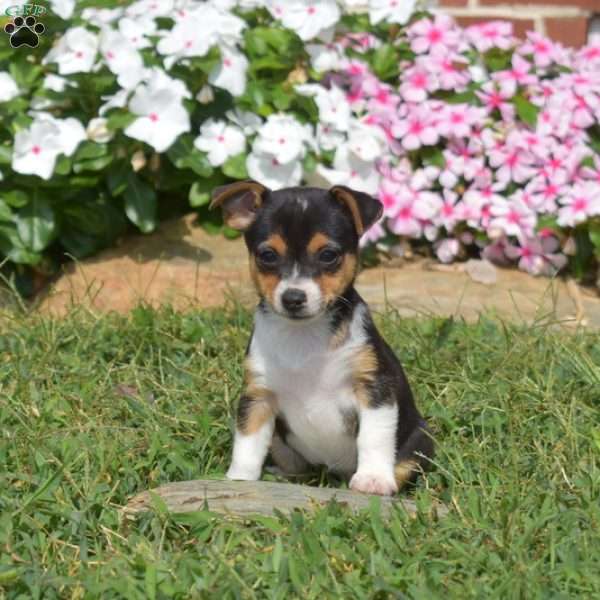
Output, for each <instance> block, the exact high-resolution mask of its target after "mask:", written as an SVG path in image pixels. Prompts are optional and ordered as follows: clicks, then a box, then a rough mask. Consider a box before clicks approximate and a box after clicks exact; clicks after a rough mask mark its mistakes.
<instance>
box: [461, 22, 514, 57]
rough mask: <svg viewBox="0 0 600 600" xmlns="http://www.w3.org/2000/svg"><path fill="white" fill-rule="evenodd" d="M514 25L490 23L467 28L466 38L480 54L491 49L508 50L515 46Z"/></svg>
mask: <svg viewBox="0 0 600 600" xmlns="http://www.w3.org/2000/svg"><path fill="white" fill-rule="evenodd" d="M512 32H513V31H512V25H511V24H510V23H509V22H507V21H489V22H487V23H481V24H477V25H472V26H471V27H467V29H466V30H465V37H466V38H467V39H468V40H469V42H471V44H473V46H475V48H477V50H478V51H479V52H487V51H488V50H490V49H491V48H500V49H502V50H508V48H510V47H511V46H512V45H513V44H514V38H513V35H512Z"/></svg>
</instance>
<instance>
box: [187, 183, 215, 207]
mask: <svg viewBox="0 0 600 600" xmlns="http://www.w3.org/2000/svg"><path fill="white" fill-rule="evenodd" d="M189 201H190V206H193V207H194V208H197V207H198V206H204V205H205V204H208V203H209V202H210V192H208V191H206V190H203V189H202V186H201V185H200V184H199V183H198V182H196V183H194V184H193V185H192V187H191V188H190V194H189Z"/></svg>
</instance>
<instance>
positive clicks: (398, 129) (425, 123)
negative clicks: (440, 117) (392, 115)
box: [392, 106, 439, 150]
mask: <svg viewBox="0 0 600 600" xmlns="http://www.w3.org/2000/svg"><path fill="white" fill-rule="evenodd" d="M436 125H437V124H436V122H435V121H434V120H433V119H432V113H431V111H430V109H429V108H428V106H411V107H410V111H409V113H408V115H407V116H406V117H405V118H403V119H399V120H398V121H397V122H396V123H395V124H394V125H393V126H392V133H393V135H394V136H396V137H397V138H400V139H401V142H402V146H403V147H404V148H406V149H407V150H416V149H417V148H420V147H421V146H433V145H434V144H437V142H438V140H439V133H438V128H437V126H436Z"/></svg>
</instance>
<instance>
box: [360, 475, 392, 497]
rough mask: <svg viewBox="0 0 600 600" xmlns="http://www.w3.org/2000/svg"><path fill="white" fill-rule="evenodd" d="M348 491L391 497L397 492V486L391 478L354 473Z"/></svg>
mask: <svg viewBox="0 0 600 600" xmlns="http://www.w3.org/2000/svg"><path fill="white" fill-rule="evenodd" d="M350 489H351V490H354V491H355V492H363V493H364V494H377V495H378V496H392V495H393V494H395V493H396V492H397V491H398V485H397V484H396V480H395V479H394V477H393V476H388V475H382V474H381V473H368V472H365V473H359V472H357V473H355V474H354V475H353V477H352V479H351V480H350Z"/></svg>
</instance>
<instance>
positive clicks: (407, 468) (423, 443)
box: [394, 420, 435, 489]
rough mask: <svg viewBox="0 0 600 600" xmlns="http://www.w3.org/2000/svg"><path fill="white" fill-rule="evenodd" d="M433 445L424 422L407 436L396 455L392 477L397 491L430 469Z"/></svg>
mask: <svg viewBox="0 0 600 600" xmlns="http://www.w3.org/2000/svg"><path fill="white" fill-rule="evenodd" d="M434 453H435V452H434V444H433V440H432V439H431V435H430V433H429V429H428V427H427V424H426V423H425V421H423V420H421V421H420V423H419V426H418V427H417V428H416V429H415V430H414V431H413V432H412V433H411V434H410V435H409V436H408V439H407V440H406V441H405V442H404V443H403V444H402V446H400V448H399V449H398V452H397V454H396V464H395V466H394V476H395V478H396V483H397V484H398V489H400V488H401V487H402V486H403V485H405V484H407V483H413V482H414V481H415V479H416V478H417V476H418V475H419V473H422V472H423V471H425V470H426V469H428V468H429V467H430V464H431V459H432V458H433V455H434Z"/></svg>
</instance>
